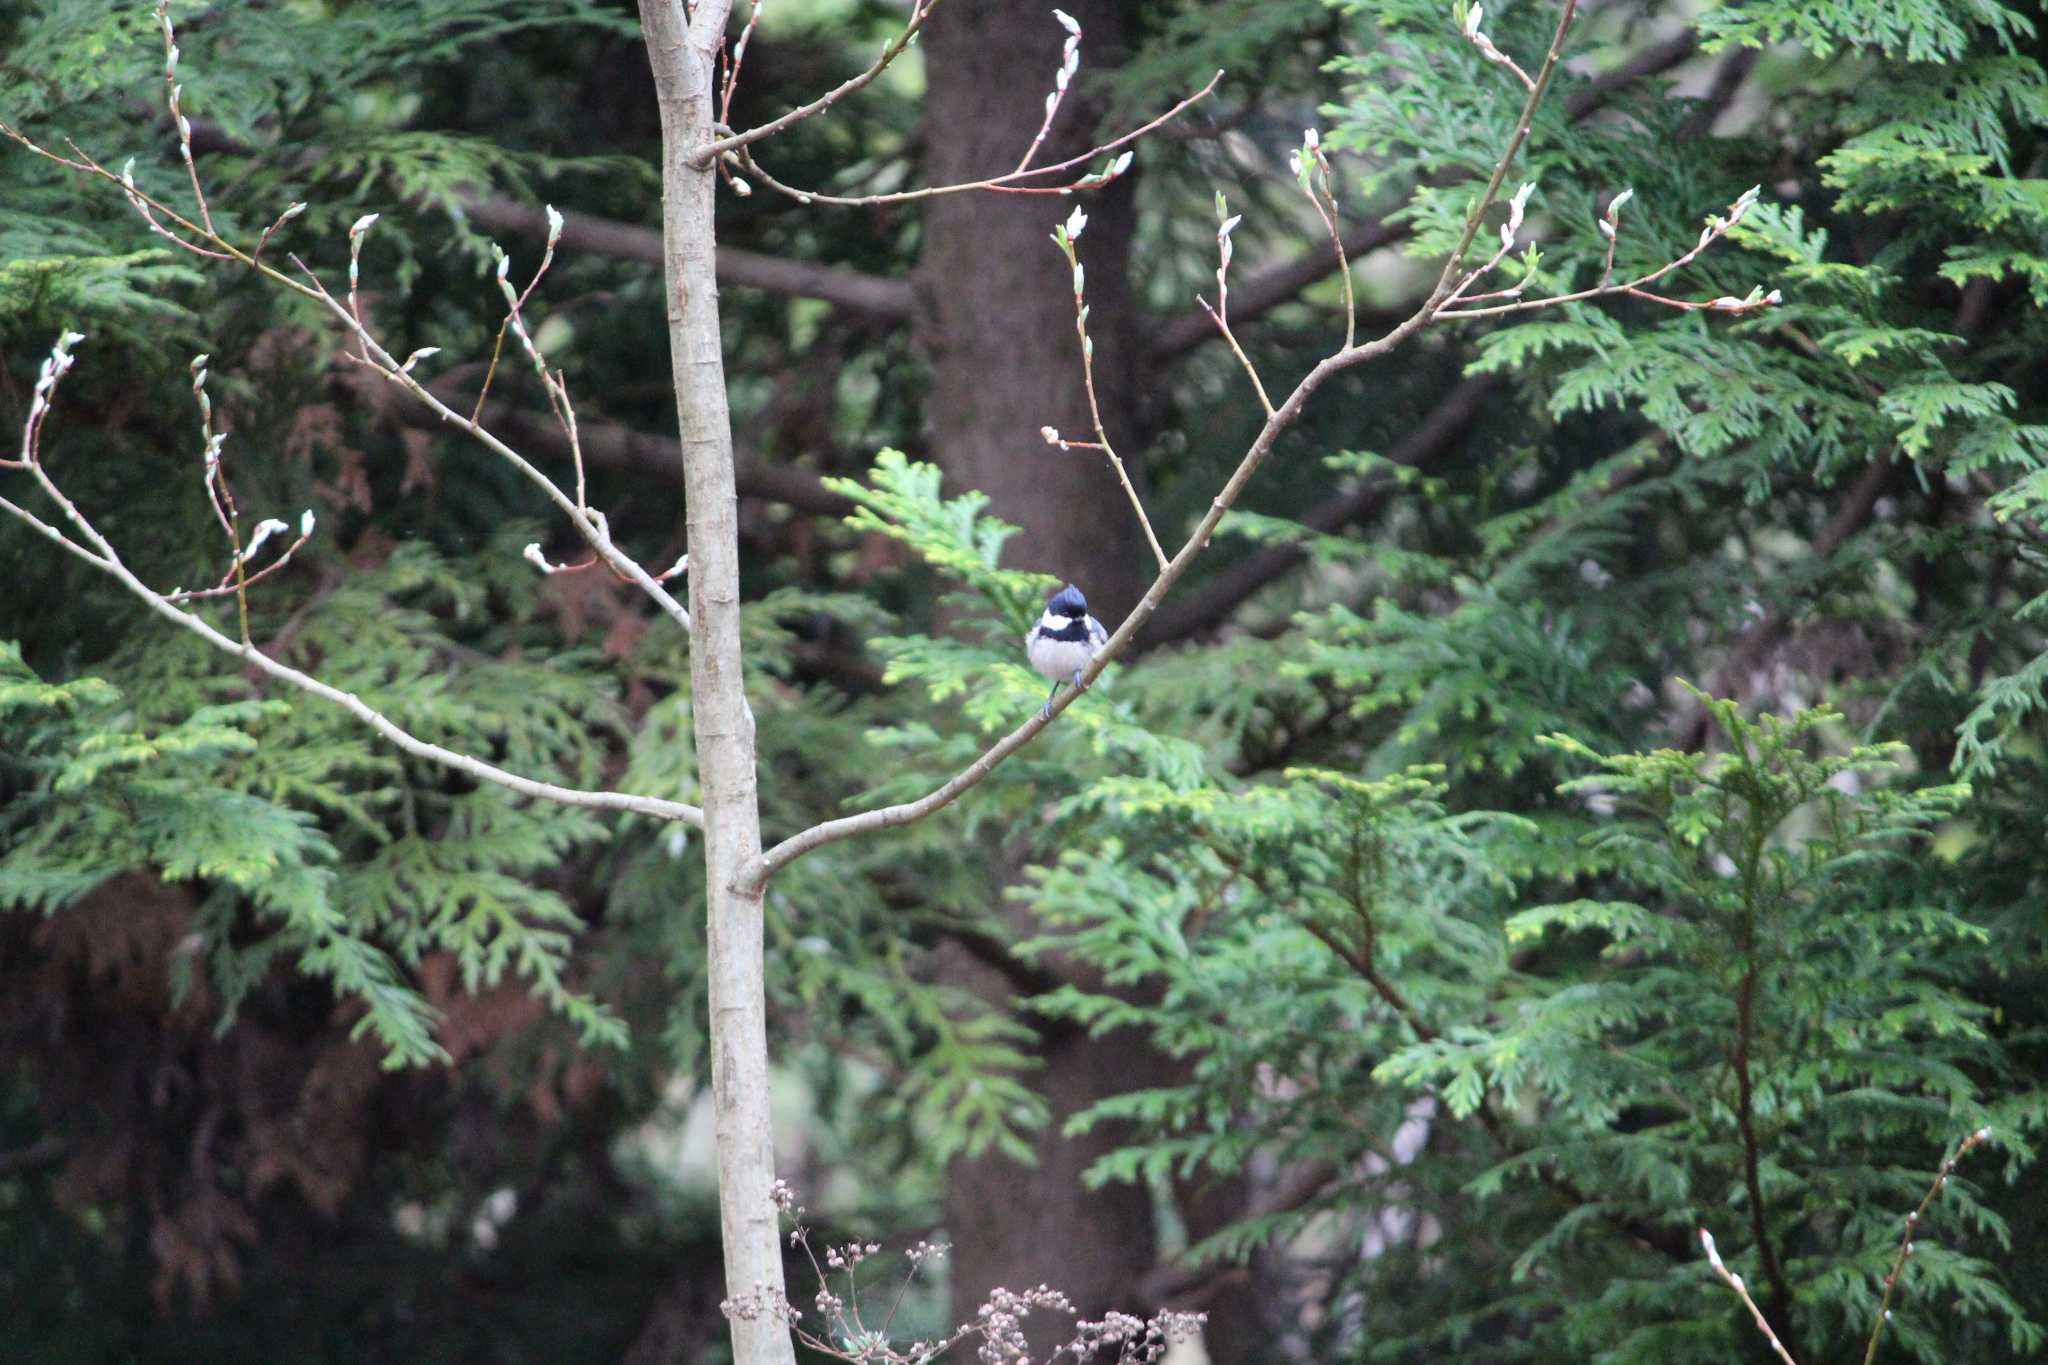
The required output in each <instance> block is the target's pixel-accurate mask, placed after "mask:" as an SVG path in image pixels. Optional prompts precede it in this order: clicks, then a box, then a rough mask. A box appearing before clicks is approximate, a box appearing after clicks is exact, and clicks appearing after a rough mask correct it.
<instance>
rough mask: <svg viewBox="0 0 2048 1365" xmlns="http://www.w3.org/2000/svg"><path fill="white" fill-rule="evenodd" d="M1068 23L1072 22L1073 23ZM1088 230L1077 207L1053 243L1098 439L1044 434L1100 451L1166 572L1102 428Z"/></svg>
mask: <svg viewBox="0 0 2048 1365" xmlns="http://www.w3.org/2000/svg"><path fill="white" fill-rule="evenodd" d="M1069 22H1072V21H1071V20H1070V21H1069ZM1079 32H1080V30H1079V28H1078V27H1077V28H1076V29H1075V33H1076V34H1077V35H1078V33H1079ZM1087 226H1088V215H1087V214H1086V213H1085V212H1083V211H1082V209H1081V207H1080V206H1079V205H1075V207H1074V211H1073V212H1072V213H1070V214H1068V215H1067V221H1066V222H1065V223H1063V224H1061V225H1060V226H1058V227H1056V228H1054V229H1053V231H1052V241H1053V245H1054V246H1056V247H1058V248H1059V249H1060V254H1061V255H1063V256H1065V257H1066V258H1067V266H1068V268H1069V269H1070V270H1072V271H1073V274H1074V335H1075V336H1076V337H1077V338H1079V340H1080V342H1081V381H1082V386H1083V387H1084V388H1086V389H1087V391H1088V416H1089V419H1090V420H1091V421H1092V422H1093V423H1094V425H1095V439H1094V440H1093V441H1068V440H1064V439H1062V438H1061V436H1060V434H1059V433H1058V432H1057V431H1055V430H1053V429H1052V428H1051V427H1045V428H1043V429H1042V431H1041V434H1042V435H1043V436H1044V437H1045V439H1046V441H1047V442H1048V443H1049V444H1052V445H1057V446H1059V447H1060V448H1061V449H1062V450H1067V449H1071V448H1072V447H1074V446H1077V445H1078V446H1082V447H1085V448H1088V449H1092V450H1099V451H1101V452H1102V453H1103V455H1104V457H1105V458H1107V459H1108V461H1109V463H1110V467H1111V468H1112V469H1114V470H1115V471H1116V479H1117V482H1118V483H1120V484H1122V485H1123V489H1124V496H1125V497H1127V498H1129V499H1130V501H1131V510H1132V511H1133V512H1135V513H1137V515H1138V525H1139V526H1140V527H1142V528H1144V531H1145V543H1146V544H1147V545H1149V546H1151V547H1152V557H1153V559H1154V560H1156V561H1157V562H1158V564H1159V567H1160V568H1162V569H1164V568H1165V567H1166V551H1165V550H1163V549H1161V548H1160V545H1159V537H1158V535H1156V534H1155V533H1154V532H1153V530H1152V518H1150V517H1148V516H1146V515H1145V503H1144V500H1143V499H1142V498H1140V497H1139V496H1138V490H1137V489H1136V488H1135V487H1133V486H1132V484H1131V476H1130V474H1129V472H1128V471H1126V470H1125V468H1124V462H1123V459H1122V457H1121V456H1119V455H1118V454H1117V453H1116V447H1115V446H1114V445H1112V444H1110V440H1109V432H1108V430H1107V429H1106V428H1105V427H1104V426H1103V425H1102V404H1101V403H1100V402H1098V401H1097V400H1096V396H1095V341H1094V339H1093V338H1092V337H1090V336H1089V335H1088V300H1087V293H1086V283H1087V272H1085V271H1084V270H1083V269H1082V268H1081V258H1080V256H1079V254H1078V252H1077V249H1076V248H1075V246H1074V243H1075V242H1076V241H1078V240H1079V239H1080V236H1081V233H1082V230H1083V229H1085V228H1086V227H1087Z"/></svg>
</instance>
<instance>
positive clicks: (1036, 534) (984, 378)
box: [917, 0, 1241, 1360]
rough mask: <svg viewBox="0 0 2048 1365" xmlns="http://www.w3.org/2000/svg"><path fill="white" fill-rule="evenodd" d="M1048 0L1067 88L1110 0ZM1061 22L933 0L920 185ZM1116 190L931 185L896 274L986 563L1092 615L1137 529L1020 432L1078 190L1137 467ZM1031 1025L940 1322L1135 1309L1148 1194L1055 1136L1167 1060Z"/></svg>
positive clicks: (1163, 1077) (1114, 604)
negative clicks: (1014, 1313)
mask: <svg viewBox="0 0 2048 1365" xmlns="http://www.w3.org/2000/svg"><path fill="white" fill-rule="evenodd" d="M1067 8H1068V9H1069V11H1070V12H1071V13H1073V14H1074V15H1075V17H1076V18H1078V19H1079V20H1080V22H1081V24H1082V26H1083V28H1084V29H1085V30H1086V41H1085V43H1084V45H1083V47H1082V67H1081V71H1082V78H1081V82H1080V84H1079V85H1078V87H1077V90H1085V89H1086V88H1087V79H1088V73H1089V72H1091V71H1095V72H1100V71H1102V70H1104V69H1105V68H1107V67H1110V66H1113V65H1115V64H1116V63H1117V62H1118V61H1120V60H1121V59H1122V55H1123V47H1124V29H1123V24H1122V21H1121V17H1120V14H1119V11H1118V8H1117V7H1116V6H1115V5H1112V4H1107V3H1090V2H1089V0H1083V3H1079V4H1073V5H1069V6H1068V7H1067ZM1065 36H1066V35H1065V31H1064V30H1063V29H1061V28H1060V26H1059V25H1058V24H1057V23H1056V22H1055V21H1054V20H1053V18H1052V16H1051V13H1050V11H1049V9H1048V7H1047V6H1046V5H1044V4H1042V3H1039V0H947V4H946V6H945V8H944V9H943V10H942V11H941V12H940V14H939V15H938V16H937V17H936V18H935V19H934V20H933V22H932V24H931V26H930V27H929V28H928V29H926V30H925V34H924V43H925V51H926V55H927V58H928V61H929V73H928V87H927V88H928V94H927V97H926V125H925V126H926V128H927V130H928V131H927V134H926V139H927V145H928V147H929V152H928V156H927V162H926V173H927V175H928V177H929V179H930V180H931V181H932V182H933V183H944V182H949V181H961V180H971V179H977V178H980V177H983V176H987V175H991V174H1000V173H1002V172H1006V171H1008V170H1010V169H1011V168H1013V167H1014V166H1015V165H1016V164H1017V161H1018V159H1019V158H1020V157H1021V156H1022V155H1023V151H1024V148H1025V147H1026V145H1028V143H1029V142H1030V139H1031V136H1032V134H1033V132H1034V131H1036V129H1037V127H1038V124H1039V121H1040V119H1042V118H1043V116H1044V107H1045V106H1044V97H1045V94H1046V92H1047V91H1048V90H1049V89H1051V81H1052V73H1053V71H1054V70H1055V69H1056V68H1057V67H1058V65H1059V59H1060V44H1061V42H1062V40H1063V39H1064V38H1065ZM1099 114H1100V110H1099V108H1098V107H1091V105H1090V104H1089V102H1088V101H1086V100H1083V99H1078V98H1077V97H1076V95H1074V94H1070V95H1069V96H1068V99H1067V102H1066V107H1064V108H1063V109H1062V110H1061V111H1060V117H1059V121H1058V123H1057V124H1056V125H1055V127H1054V132H1053V136H1052V137H1051V138H1049V139H1048V142H1047V146H1046V147H1045V148H1043V149H1042V150H1041V153H1040V156H1039V160H1038V163H1037V164H1048V163H1050V162H1056V161H1062V160H1065V159H1066V158H1067V157H1069V156H1073V155H1076V154H1078V153H1080V152H1083V151H1086V150H1087V149H1088V148H1089V147H1090V146H1091V145H1093V143H1094V140H1095V134H1096V132H1097V125H1098V121H1099ZM1090 169H1099V166H1091V168H1090ZM1052 183H1058V182H1057V181H1055V182H1052ZM1130 191H1131V180H1130V178H1128V177H1127V178H1126V179H1124V180H1120V181H1118V182H1116V183H1115V184H1113V185H1112V186H1111V187H1110V188H1109V189H1108V190H1107V191H1106V192H1100V193H1092V194H1086V195H1081V196H1077V197H1076V198H1061V197H1058V196H1035V195H1034V196H1020V195H1009V194H974V195H956V196H952V197H948V198H941V199H938V200H935V201H933V202H932V203H931V204H930V206H929V207H928V209H927V210H926V216H925V237H924V258H923V261H922V262H921V264H920V267H919V272H918V278H917V298H918V302H919V335H920V339H921V341H922V343H923V345H924V348H925V350H926V353H927V354H928V356H929V357H930V360H931V365H932V389H931V399H930V407H929V415H930V420H931V426H932V436H933V441H932V449H933V450H934V452H935V453H936V457H937V459H938V462H939V464H940V465H941V466H942V467H943V468H944V469H945V471H946V479H947V483H948V485H949V487H950V488H952V489H954V490H956V491H957V490H962V489H968V488H978V489H981V490H982V491H984V492H986V493H987V494H988V495H989V496H990V499H991V508H990V510H991V511H993V512H994V513H995V515H997V516H999V517H1001V518H1002V519H1003V520H1005V521H1009V522H1012V523H1014V524H1016V525H1019V526H1021V527H1022V528H1023V534H1022V535H1020V536H1018V537H1016V538H1015V539H1014V540H1012V541H1011V542H1010V544H1009V546H1008V547H1007V551H1006V556H1005V558H1006V560H1007V561H1008V562H1009V563H1012V564H1015V565H1017V566H1018V567H1021V568H1031V569H1039V570H1043V571H1045V572H1048V573H1052V574H1055V575H1058V576H1059V577H1061V578H1063V579H1070V580H1072V581H1073V582H1076V583H1078V584H1080V585H1081V587H1082V589H1083V590H1084V591H1085V592H1086V593H1087V594H1088V598H1089V601H1090V603H1091V604H1092V605H1094V607H1095V608H1096V612H1097V614H1098V615H1099V616H1101V617H1102V619H1103V620H1104V622H1105V623H1107V624H1108V625H1110V626H1112V627H1114V626H1115V625H1116V623H1117V622H1118V621H1120V620H1121V619H1122V617H1123V615H1124V613H1125V612H1126V611H1128V610H1129V608H1130V607H1131V606H1132V605H1134V604H1135V603H1136V601H1137V599H1138V597H1139V595H1140V594H1141V593H1142V592H1143V590H1144V588H1145V587H1146V586H1147V585H1148V584H1149V583H1150V582H1151V580H1152V576H1153V571H1154V565H1153V562H1152V558H1151V554H1150V552H1149V551H1148V550H1147V548H1146V545H1145V539H1144V534H1143V532H1142V530H1141V529H1140V528H1139V526H1138V524H1137V521H1136V518H1135V516H1134V515H1133V513H1132V512H1131V509H1130V507H1129V504H1128V502H1127V501H1126V499H1125V496H1124V494H1123V491H1122V489H1121V488H1120V487H1119V485H1118V483H1117V480H1116V477H1115V475H1114V473H1113V472H1112V471H1111V470H1110V468H1109V466H1108V464H1107V462H1106V461H1105V460H1104V459H1103V458H1102V457H1101V456H1100V455H1099V454H1096V453H1094V452H1084V451H1072V452H1062V451H1060V450H1058V449H1056V448H1055V447H1052V446H1048V445H1046V444H1045V442H1044V441H1043V439H1042V438H1041V437H1040V436H1039V434H1038V432H1039V428H1040V427H1042V426H1053V427H1057V428H1058V429H1059V430H1060V431H1061V432H1062V433H1065V434H1067V435H1069V436H1081V437H1084V438H1086V437H1089V436H1090V435H1091V423H1090V417H1089V410H1088V399H1087V393H1086V389H1085V387H1084V385H1083V381H1082V370H1081V354H1080V345H1079V343H1078V341H1077V339H1076V337H1075V334H1074V302H1073V294H1072V290H1071V285H1070V278H1069V275H1068V272H1067V269H1066V266H1065V263H1064V261H1063V260H1062V259H1061V257H1060V254H1059V252H1058V250H1057V249H1056V248H1055V247H1054V246H1053V244H1052V243H1051V241H1049V240H1048V234H1049V233H1050V232H1051V230H1052V227H1053V225H1054V224H1055V223H1057V222H1059V221H1061V220H1062V219H1064V218H1065V217H1066V215H1067V214H1068V213H1069V212H1070V211H1071V210H1072V208H1073V207H1074V205H1075V204H1076V203H1079V204H1080V205H1081V206H1082V207H1083V208H1084V209H1085V210H1086V211H1087V213H1088V216H1089V222H1088V228H1087V231H1086V232H1085V233H1084V234H1083V236H1082V238H1081V243H1080V245H1081V258H1082V262H1083V264H1084V265H1085V266H1086V268H1087V272H1088V303H1089V307H1090V313H1089V324H1090V325H1089V330H1090V334H1091V335H1092V336H1093V337H1094V339H1095V371H1096V391H1097V395H1098V397H1099V399H1100V400H1101V406H1102V416H1103V422H1104V424H1105V425H1106V426H1107V427H1108V429H1109V433H1110V437H1111V440H1112V441H1114V442H1115V444H1116V446H1117V449H1118V451H1119V452H1120V453H1121V454H1122V455H1123V456H1124V459H1125V462H1126V464H1127V465H1129V466H1130V468H1131V472H1132V475H1133V477H1134V478H1140V471H1139V461H1140V457H1141V456H1142V454H1143V440H1144V434H1143V433H1142V432H1141V430H1140V424H1139V421H1138V416H1137V414H1138V412H1139V411H1140V407H1141V405H1140V403H1139V401H1138V400H1139V394H1138V392H1137V385H1138V383H1139V382H1140V380H1139V376H1138V369H1137V365H1136V364H1135V357H1136V356H1137V355H1138V354H1139V346H1138V345H1137V344H1136V343H1137V342H1138V341H1139V340H1140V337H1139V335H1138V329H1137V326H1136V324H1137V321H1138V319H1137V316H1136V313H1135V310H1134V308H1133V304H1132V297H1131V289H1130V278H1129V276H1130V255H1131V240H1132V226H1133V224H1132V218H1133V213H1132V202H1131V192H1130ZM1140 486H1141V487H1142V479H1141V478H1140ZM1159 529H1160V535H1161V537H1162V538H1163V539H1164V540H1165V541H1167V543H1168V544H1174V543H1176V537H1175V536H1174V535H1173V534H1172V531H1171V529H1170V528H1166V527H1161V528H1159ZM1014 872H1015V869H1011V874H1012V876H1014ZM1002 880H1007V878H1004V877H1003V876H1002V875H1001V873H1000V871H999V872H998V876H997V881H1002ZM1006 913H1008V914H1010V916H1011V917H1012V919H1013V920H1015V923H1016V929H1017V936H1018V937H1020V938H1021V937H1025V936H1028V934H1029V933H1031V932H1033V931H1034V928H1035V926H1033V925H1031V924H1030V923H1028V921H1025V920H1023V919H1022V918H1020V917H1019V916H1018V914H1017V912H1014V911H1011V912H1006ZM942 971H943V973H944V975H945V976H946V977H947V978H948V979H950V980H952V981H954V982H955V983H957V984H959V985H962V986H964V987H966V988H968V989H970V990H973V991H975V992H976V993H977V994H979V995H981V996H982V998H983V999H986V1000H989V1001H991V1002H992V1003H995V1004H996V1005H997V1006H998V1007H999V1008H1004V1009H1010V1010H1014V1009H1015V992H1014V990H1013V988H1012V986H1011V984H1010V983H1009V982H1008V981H1006V980H1005V979H1004V978H1003V976H1002V975H1001V974H1000V973H998V972H996V971H994V970H992V969H990V968H989V967H987V966H986V965H985V964H982V963H978V962H975V961H972V960H971V959H969V958H968V956H967V955H966V954H965V953H960V954H957V955H954V956H950V957H947V958H945V959H944V961H943V964H942ZM1043 1039H1044V1041H1043V1044H1042V1046H1041V1048H1040V1050H1039V1054H1038V1055H1039V1057H1040V1059H1041V1060H1042V1061H1043V1063H1044V1069H1043V1070H1041V1071H1039V1072H1038V1073H1036V1074H1035V1076H1034V1077H1033V1082H1034V1084H1035V1085H1036V1086H1037V1087H1038V1089H1039V1091H1040V1093H1041V1094H1043V1095H1044V1096H1045V1098H1046V1100H1047V1101H1048V1103H1049V1104H1050V1106H1051V1109H1052V1112H1053V1119H1052V1122H1051V1123H1050V1125H1048V1127H1047V1128H1046V1129H1045V1130H1044V1131H1043V1132H1041V1133H1039V1134H1038V1135H1037V1138H1036V1141H1035V1142H1034V1144H1033V1148H1034V1151H1035V1153H1036V1156H1037V1159H1038V1160H1037V1165H1036V1166H1035V1167H1024V1166H1020V1165H1018V1164H1017V1163H1016V1162H1013V1161H1011V1160H1009V1159H1008V1158H1005V1157H1002V1156H989V1157H986V1158H982V1159H977V1160H959V1161H956V1162H954V1164H953V1166H952V1169H951V1170H950V1172H949V1174H948V1183H947V1193H946V1209H945V1217H946V1225H947V1232H948V1235H949V1237H950V1238H951V1239H952V1242H953V1246H954V1251H953V1255H952V1258H951V1267H950V1270H951V1274H952V1277H953V1316H954V1319H955V1320H956V1321H957V1320H960V1319H963V1318H966V1317H968V1316H971V1315H972V1314H973V1312H974V1311H975V1309H976V1307H977V1306H978V1305H979V1304H980V1303H982V1302H983V1300H984V1299H985V1297H986V1295H987V1293H988V1291H989V1290H990V1289H991V1288H993V1287H996V1286H999V1285H1000V1286H1003V1287H1005V1288H1009V1289H1013V1290H1024V1289H1028V1288H1031V1287H1033V1286H1035V1285H1038V1284H1041V1283H1042V1284H1047V1285H1050V1286H1051V1287H1052V1288H1054V1289H1058V1290H1060V1291H1062V1292H1063V1293H1065V1294H1067V1295H1068V1296H1069V1297H1070V1298H1071V1299H1072V1300H1073V1301H1074V1304H1075V1306H1076V1307H1077V1308H1078V1309H1079V1310H1080V1312H1081V1314H1082V1316H1084V1317H1100V1316H1101V1314H1102V1313H1103V1312H1104V1311H1105V1310H1106V1309H1110V1308H1119V1309H1124V1310H1139V1311H1142V1309H1143V1307H1144V1305H1143V1304H1142V1303H1141V1301H1140V1300H1139V1298H1138V1290H1139V1286H1140V1283H1141V1281H1143V1279H1144V1278H1145V1275H1146V1272H1148V1271H1149V1270H1151V1269H1152V1267H1153V1266H1154V1264H1155V1262H1156V1260H1157V1250H1158V1249H1157V1238H1156V1236H1155V1229H1154V1222H1153V1213H1152V1206H1151V1196H1150V1194H1149V1192H1148V1191H1146V1190H1143V1189H1136V1188H1132V1187H1130V1186H1125V1185H1112V1186H1108V1187H1105V1188H1103V1189H1100V1190H1090V1189H1088V1188H1087V1187H1086V1186H1085V1185H1084V1184H1083V1183H1082V1180H1081V1175H1082V1172H1084V1171H1085V1170H1086V1169H1087V1168H1088V1167H1089V1165H1091V1164H1092V1163H1093V1162H1094V1161H1095V1160H1096V1159H1097V1158H1098V1157H1100V1156H1102V1155H1103V1154H1105V1153H1106V1152H1108V1151H1109V1150H1110V1149H1111V1148H1112V1147H1113V1146H1114V1145H1115V1134H1114V1133H1113V1132H1112V1131H1107V1130H1101V1129H1098V1130H1097V1131H1096V1132H1094V1133H1091V1134H1089V1135H1087V1136H1085V1137H1079V1138H1068V1137H1064V1136H1062V1134H1061V1132H1060V1129H1061V1125H1062V1124H1063V1122H1064V1121H1065V1119H1066V1118H1067V1117H1068V1116H1069V1115H1071V1114H1073V1113H1075V1112H1077V1111H1078V1110H1081V1109H1083V1108H1085V1107H1087V1106H1088V1105H1089V1104H1091V1103H1092V1102H1094V1101H1096V1100H1098V1099H1101V1098H1103V1097H1104V1096H1107V1095H1110V1094H1114V1093H1117V1092H1119V1091H1122V1090H1127V1089H1130V1088H1133V1087H1134V1086H1142V1085H1156V1084H1168V1083H1171V1082H1172V1081H1173V1080H1175V1079H1178V1076H1177V1073H1176V1072H1175V1070H1174V1066H1173V1064H1172V1063H1171V1062H1169V1061H1168V1060H1167V1059H1166V1058H1163V1057H1161V1056H1160V1055H1159V1054H1157V1053H1156V1052H1154V1051H1152V1050H1151V1049H1150V1048H1149V1047H1147V1046H1146V1045H1145V1044H1144V1043H1143V1042H1142V1040H1140V1039H1139V1038H1137V1037H1135V1036H1130V1035H1119V1036H1112V1037H1109V1038H1106V1039H1091V1038H1089V1037H1088V1036H1087V1035H1086V1034H1085V1033H1083V1032H1081V1031H1080V1030H1075V1029H1068V1028H1055V1029H1047V1030H1045V1031H1044V1033H1043ZM1223 1202H1225V1203H1228V1202H1229V1201H1227V1200H1226V1201H1223ZM1205 1221H1209V1222H1211V1223H1213V1220H1205ZM1203 1230H1207V1229H1206V1228H1205V1229H1203ZM1205 1306H1206V1307H1208V1308H1209V1309H1210V1310H1211V1312H1212V1314H1214V1315H1215V1318H1216V1321H1215V1322H1214V1324H1213V1326H1214V1328H1215V1329H1216V1330H1212V1332H1211V1340H1212V1342H1214V1343H1217V1344H1218V1345H1220V1346H1221V1347H1222V1349H1220V1350H1218V1351H1217V1353H1216V1358H1217V1359H1218V1360H1225V1359H1234V1358H1240V1357H1238V1356H1237V1354H1236V1349H1235V1348H1236V1341H1235V1338H1236V1337H1237V1336H1238V1335H1239V1334H1237V1333H1236V1332H1235V1331H1234V1330H1233V1329H1232V1327H1231V1326H1230V1325H1229V1323H1227V1322H1226V1321H1225V1319H1230V1320H1231V1321H1233V1322H1234V1321H1235V1320H1236V1319H1237V1318H1238V1317H1240V1316H1241V1315H1237V1314H1233V1312H1232V1305H1230V1304H1228V1303H1224V1302H1220V1301H1212V1302H1211V1303H1209V1304H1207V1305H1205ZM1226 1342H1227V1343H1228V1344H1224V1343H1226Z"/></svg>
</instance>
